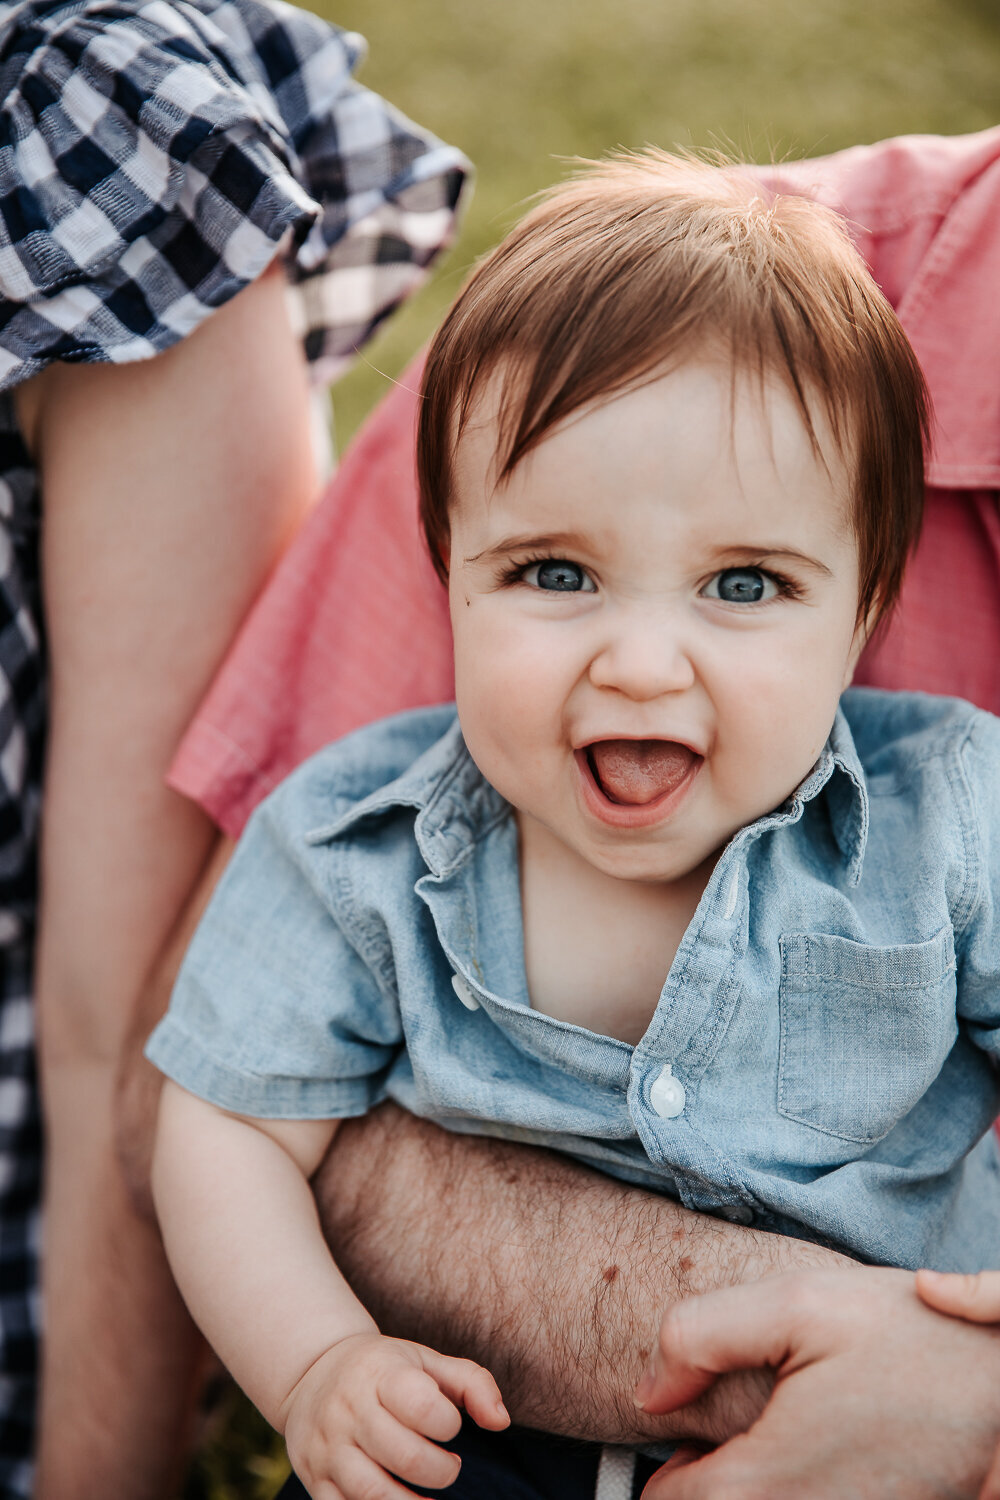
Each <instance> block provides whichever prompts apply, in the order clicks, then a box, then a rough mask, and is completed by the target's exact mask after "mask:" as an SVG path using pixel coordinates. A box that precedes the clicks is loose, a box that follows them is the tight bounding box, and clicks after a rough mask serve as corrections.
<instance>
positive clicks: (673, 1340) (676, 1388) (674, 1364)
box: [635, 1276, 799, 1414]
mask: <svg viewBox="0 0 1000 1500" xmlns="http://www.w3.org/2000/svg"><path fill="white" fill-rule="evenodd" d="M798 1284H799V1278H798V1277H797V1276H780V1277H773V1278H768V1279H766V1280H764V1281H756V1282H749V1283H747V1284H745V1285H743V1286H733V1287H725V1288H724V1289H722V1290H720V1291H717V1292H708V1293H706V1294H705V1295H704V1296H701V1297H691V1298H688V1299H686V1300H685V1301H683V1302H675V1303H674V1304H673V1306H672V1307H670V1308H668V1309H667V1311H666V1312H665V1313H664V1315H663V1319H662V1321H661V1323H660V1332H659V1337H658V1339H657V1342H656V1346H655V1348H654V1350H653V1354H652V1357H651V1359H650V1364H649V1367H648V1368H647V1370H646V1373H645V1374H644V1375H643V1377H642V1379H641V1380H640V1382H639V1385H638V1387H637V1389H636V1393H635V1400H636V1404H637V1405H638V1406H640V1407H641V1408H642V1409H643V1411H647V1412H651V1413H657V1414H658V1413H661V1412H668V1411H676V1410H677V1408H678V1407H681V1406H687V1405H688V1403H689V1402H691V1401H694V1400H695V1399H696V1398H697V1397H698V1396H700V1395H702V1394H703V1393H704V1392H705V1391H706V1390H708V1388H709V1386H710V1385H712V1383H713V1382H714V1381H715V1379H716V1378H717V1377H718V1376H719V1375H722V1374H725V1373H726V1372H727V1371H729V1370H750V1369H758V1368H761V1367H763V1366H770V1367H772V1368H776V1367H777V1366H779V1365H781V1364H782V1362H783V1361H784V1360H785V1359H786V1358H787V1356H788V1353H789V1346H790V1339H791V1333H792V1329H793V1326H794V1322H795V1309H796V1302H797V1299H798V1296H799V1293H798V1291H797V1288H798Z"/></svg>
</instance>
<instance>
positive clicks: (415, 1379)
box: [378, 1350, 462, 1443]
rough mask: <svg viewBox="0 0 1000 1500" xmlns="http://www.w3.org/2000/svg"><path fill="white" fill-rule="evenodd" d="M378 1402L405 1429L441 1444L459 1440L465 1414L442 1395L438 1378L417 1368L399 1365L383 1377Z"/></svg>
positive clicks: (394, 1366)
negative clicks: (454, 1439)
mask: <svg viewBox="0 0 1000 1500" xmlns="http://www.w3.org/2000/svg"><path fill="white" fill-rule="evenodd" d="M420 1352H421V1354H423V1352H424V1351H423V1350H421V1351H420ZM378 1399H379V1400H380V1401H381V1403H382V1405H383V1406H384V1407H385V1409H386V1411H387V1412H389V1413H390V1414H391V1415H392V1416H394V1417H395V1418H397V1420H398V1421H400V1422H402V1424H403V1426H404V1427H409V1428H411V1429H412V1430H413V1431H414V1432H421V1433H423V1435H424V1437H429V1438H433V1439H434V1441H435V1442H437V1443H446V1442H447V1441H448V1439H449V1438H453V1437H456V1436H457V1434H458V1431H459V1429H460V1428H461V1426H462V1414H461V1412H460V1411H458V1410H457V1408H456V1407H455V1405H454V1404H453V1403H452V1402H451V1401H449V1400H448V1397H447V1396H445V1395H442V1393H441V1390H440V1389H439V1387H438V1383H437V1381H436V1380H435V1378H434V1376H433V1375H428V1374H427V1373H426V1371H424V1370H418V1369H417V1368H416V1367H415V1366H414V1365H403V1364H397V1365H393V1367H392V1369H391V1370H386V1371H384V1373H383V1374H382V1375H381V1376H380V1377H379V1382H378Z"/></svg>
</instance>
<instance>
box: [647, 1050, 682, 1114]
mask: <svg viewBox="0 0 1000 1500" xmlns="http://www.w3.org/2000/svg"><path fill="white" fill-rule="evenodd" d="M686 1099H687V1095H686V1094H685V1092H684V1085H683V1083H681V1081H680V1079H679V1078H675V1077H674V1070H673V1068H672V1067H671V1065H670V1063H664V1065H663V1067H662V1068H661V1069H660V1072H659V1075H658V1077H656V1078H655V1079H654V1080H653V1083H652V1086H651V1087H650V1090H649V1102H650V1104H651V1105H652V1106H653V1108H654V1109H655V1110H656V1113H657V1114H658V1115H659V1117H660V1119H661V1120H675V1119H676V1118H677V1116H678V1115H679V1114H680V1113H681V1112H682V1111H683V1109H684V1104H685V1101H686Z"/></svg>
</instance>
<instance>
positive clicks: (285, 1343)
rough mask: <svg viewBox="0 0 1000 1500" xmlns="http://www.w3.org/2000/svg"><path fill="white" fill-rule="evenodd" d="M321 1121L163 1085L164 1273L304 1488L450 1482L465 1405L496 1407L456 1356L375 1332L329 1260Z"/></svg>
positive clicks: (485, 1384)
mask: <svg viewBox="0 0 1000 1500" xmlns="http://www.w3.org/2000/svg"><path fill="white" fill-rule="evenodd" d="M336 1126H337V1122H336V1121H328V1120H250V1119H247V1118H245V1117H243V1116H239V1115H233V1114H228V1113H226V1112H225V1111H223V1110H220V1109H217V1108H215V1106H214V1105H211V1104H207V1103H205V1102H204V1101H203V1100H201V1099H198V1098H196V1097H195V1096H194V1095H193V1094H189V1093H187V1092H186V1091H185V1090H184V1089H181V1088H179V1087H178V1086H177V1085H176V1084H172V1083H167V1084H166V1085H165V1087H164V1091H163V1099H162V1103H161V1107H160V1122H159V1127H158V1131H157V1139H156V1147H155V1151H154V1157H153V1196H154V1199H155V1202H156V1208H157V1212H158V1214H159V1218H160V1222H161V1225H162V1229H163V1237H164V1243H165V1245H166V1249H167V1255H168V1258H169V1260H170V1264H171V1268H172V1270H173V1273H174V1275H175V1277H176V1279H177V1283H178V1285H179V1287H180V1289H181V1291H182V1293H183V1295H184V1298H185V1301H186V1302H187V1304H188V1307H189V1309H190V1311H191V1313H192V1315H193V1316H194V1318H195V1320H196V1322H197V1323H198V1324H199V1326H200V1327H201V1329H202V1331H203V1332H204V1333H205V1335H206V1337H207V1338H208V1340H209V1342H210V1343H211V1344H212V1345H213V1347H214V1348H215V1349H216V1350H217V1352H218V1353H219V1355H220V1357H221V1358H222V1360H223V1362H224V1363H225V1364H226V1366H227V1367H228V1368H229V1369H230V1370H231V1371H232V1373H233V1375H234V1376H235V1377H236V1379H237V1380H238V1381H239V1383H240V1385H242V1387H243V1389H244V1390H245V1391H246V1392H247V1394H248V1395H249V1396H250V1398H251V1400H252V1401H253V1402H254V1403H255V1405H256V1406H257V1407H258V1408H259V1409H260V1411H261V1412H262V1413H263V1414H264V1416H265V1417H266V1418H267V1420H268V1421H269V1422H271V1423H272V1424H273V1426H274V1427H276V1428H277V1429H278V1431H279V1432H282V1433H283V1434H284V1435H285V1439H286V1442H287V1444H288V1450H289V1456H290V1458H291V1461H292V1464H293V1466H294V1467H295V1470H296V1472H297V1473H298V1474H299V1477H300V1478H301V1479H302V1481H303V1483H304V1484H305V1485H306V1487H307V1489H309V1490H310V1493H313V1494H318V1493H319V1490H320V1487H321V1486H329V1485H333V1486H336V1488H335V1490H333V1491H332V1492H331V1491H330V1490H329V1489H327V1488H324V1489H323V1493H324V1496H327V1497H329V1500H335V1497H336V1496H341V1495H342V1496H345V1497H351V1496H353V1495H360V1494H362V1493H363V1494H366V1495H370V1494H375V1493H377V1494H379V1495H380V1496H384V1497H385V1500H397V1497H402V1496H405V1495H408V1494H409V1493H410V1491H408V1490H406V1489H404V1487H403V1486H402V1485H399V1484H396V1483H394V1482H393V1480H392V1479H390V1478H389V1477H388V1474H387V1472H386V1471H388V1473H391V1474H393V1475H397V1476H398V1477H400V1478H402V1479H404V1480H409V1481H410V1482H411V1483H413V1484H422V1485H426V1486H427V1487H428V1488H437V1487H441V1488H443V1487H444V1486H445V1485H448V1484H451V1483H452V1482H453V1481H454V1479H455V1477H456V1474H457V1472H458V1466H459V1461H458V1459H457V1458H456V1457H454V1455H452V1454H450V1453H447V1452H445V1451H444V1450H442V1449H441V1448H439V1447H437V1446H436V1445H435V1443H434V1442H429V1441H427V1439H429V1438H430V1439H435V1440H437V1441H443V1440H447V1439H448V1438H451V1437H454V1436H455V1434H456V1433H457V1431H458V1428H459V1425H460V1422H461V1417H460V1414H459V1410H458V1408H459V1407H463V1408H464V1409H465V1410H467V1411H468V1412H469V1414H470V1416H472V1417H473V1418H474V1419H475V1421H476V1422H478V1423H479V1425H480V1426H482V1427H488V1428H492V1429H495V1430H499V1429H500V1428H503V1427H505V1426H506V1425H507V1422H508V1420H509V1419H508V1417H507V1413H506V1411H505V1409H504V1406H503V1403H502V1401H501V1399H500V1394H499V1391H498V1390H497V1387H496V1384H495V1383H494V1381H493V1377H492V1376H491V1375H489V1374H488V1373H487V1372H486V1371H485V1370H483V1369H482V1368H481V1367H480V1366H478V1365H474V1364H472V1363H471V1361H469V1360H463V1359H453V1358H449V1357H447V1356H445V1355H441V1354H436V1353H435V1352H434V1351H433V1350H430V1349H426V1348H424V1347H423V1346H421V1345H419V1344H414V1343H409V1342H407V1341H404V1340H400V1339H390V1338H383V1337H382V1336H381V1335H380V1334H379V1332H378V1329H377V1328H376V1326H375V1323H374V1321H373V1320H372V1318H371V1317H370V1316H369V1315H368V1313H367V1312H366V1311H365V1309H364V1308H363V1307H362V1305H361V1303H360V1302H359V1301H358V1300H357V1298H356V1297H355V1296H354V1294H353V1292H352V1291H351V1289H350V1287H349V1286H348V1284H347V1282H346V1281H345V1280H344V1278H343V1276H342V1275H341V1274H340V1272H339V1271H338V1269H337V1267H336V1265H335V1264H334V1262H333V1260H332V1259H331V1257H330V1252H329V1250H328V1249H327V1247H326V1244H325V1243H324V1240H323V1236H322V1233H321V1231H320V1227H319V1219H318V1216H317V1213H316V1206H315V1203H314V1200H313V1196H312V1193H311V1191H310V1188H309V1178H310V1176H311V1175H312V1173H313V1172H314V1171H315V1169H316V1167H317V1166H318V1165H319V1162H320V1161H321V1160H322V1157H323V1155H324V1153H325V1151H326V1149H327V1147H328V1145H329V1143H330V1141H331V1139H332V1138H333V1135H334V1132H335V1130H336Z"/></svg>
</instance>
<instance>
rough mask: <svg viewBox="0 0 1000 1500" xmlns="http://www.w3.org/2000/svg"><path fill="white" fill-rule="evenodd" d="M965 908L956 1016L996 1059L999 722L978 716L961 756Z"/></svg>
mask: <svg viewBox="0 0 1000 1500" xmlns="http://www.w3.org/2000/svg"><path fill="white" fill-rule="evenodd" d="M962 761H963V767H964V771H965V787H964V788H963V793H964V795H965V796H967V798H968V804H967V816H966V820H965V830H964V831H965V842H966V850H967V858H968V860H969V868H970V876H971V879H970V882H969V890H968V909H967V911H966V913H964V914H963V916H964V920H961V921H960V922H956V927H958V932H957V943H956V949H957V956H958V982H959V999H958V1014H959V1017H960V1018H961V1019H962V1020H964V1021H965V1022H967V1023H968V1026H969V1030H970V1034H971V1035H972V1038H973V1040H974V1041H975V1042H976V1043H977V1045H979V1046H981V1047H982V1048H983V1049H984V1050H985V1051H987V1052H989V1053H990V1054H991V1055H992V1056H993V1057H994V1058H996V1059H997V1060H1000V719H996V718H994V717H993V715H992V714H986V713H978V714H976V716H975V718H974V719H973V722H972V726H971V729H970V732H969V735H968V738H967V740H966V742H965V745H964V747H963V751H962Z"/></svg>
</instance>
